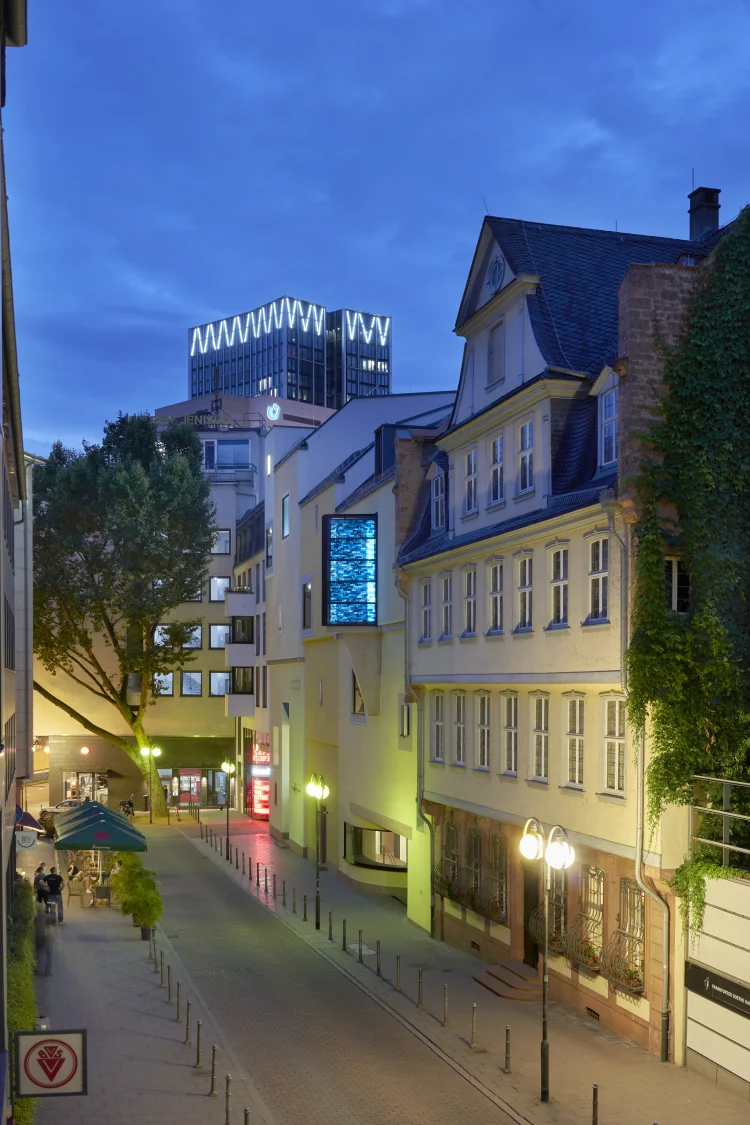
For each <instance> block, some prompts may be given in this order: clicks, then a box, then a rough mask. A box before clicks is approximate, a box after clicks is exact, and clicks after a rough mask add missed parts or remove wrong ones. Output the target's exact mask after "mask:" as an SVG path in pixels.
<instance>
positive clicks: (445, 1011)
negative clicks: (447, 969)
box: [443, 984, 448, 1027]
mask: <svg viewBox="0 0 750 1125" xmlns="http://www.w3.org/2000/svg"><path fill="white" fill-rule="evenodd" d="M447 1026H448V985H447V984H444V985H443V1027H447Z"/></svg>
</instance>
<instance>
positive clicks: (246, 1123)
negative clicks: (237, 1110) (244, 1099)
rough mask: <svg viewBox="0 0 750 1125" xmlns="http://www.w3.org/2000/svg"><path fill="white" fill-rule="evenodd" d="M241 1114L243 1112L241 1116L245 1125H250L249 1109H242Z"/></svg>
mask: <svg viewBox="0 0 750 1125" xmlns="http://www.w3.org/2000/svg"><path fill="white" fill-rule="evenodd" d="M242 1112H243V1115H244V1118H245V1125H250V1110H249V1109H243V1111H242Z"/></svg>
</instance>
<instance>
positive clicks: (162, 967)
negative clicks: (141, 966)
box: [159, 949, 164, 988]
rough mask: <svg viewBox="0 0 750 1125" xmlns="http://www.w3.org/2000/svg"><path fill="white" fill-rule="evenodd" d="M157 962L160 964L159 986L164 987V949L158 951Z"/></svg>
mask: <svg viewBox="0 0 750 1125" xmlns="http://www.w3.org/2000/svg"><path fill="white" fill-rule="evenodd" d="M159 964H160V965H161V984H160V985H159V988H164V950H163V949H162V950H160V951H159Z"/></svg>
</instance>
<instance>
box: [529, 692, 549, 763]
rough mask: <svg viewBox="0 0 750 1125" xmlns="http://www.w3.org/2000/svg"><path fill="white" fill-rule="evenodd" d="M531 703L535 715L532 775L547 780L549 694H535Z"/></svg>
mask: <svg viewBox="0 0 750 1125" xmlns="http://www.w3.org/2000/svg"><path fill="white" fill-rule="evenodd" d="M531 705H532V708H533V716H534V730H533V743H532V758H533V760H532V766H533V774H532V776H533V777H535V778H536V779H537V780H538V781H546V780H547V778H548V777H549V696H548V695H535V696H533V697H532V700H531Z"/></svg>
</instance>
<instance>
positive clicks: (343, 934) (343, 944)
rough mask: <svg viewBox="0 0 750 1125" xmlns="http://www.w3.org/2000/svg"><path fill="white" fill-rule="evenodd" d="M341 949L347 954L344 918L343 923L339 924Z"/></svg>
mask: <svg viewBox="0 0 750 1125" xmlns="http://www.w3.org/2000/svg"><path fill="white" fill-rule="evenodd" d="M341 948H342V950H343V951H344V953H346V952H347V949H346V918H344V921H343V922H342V923H341Z"/></svg>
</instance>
